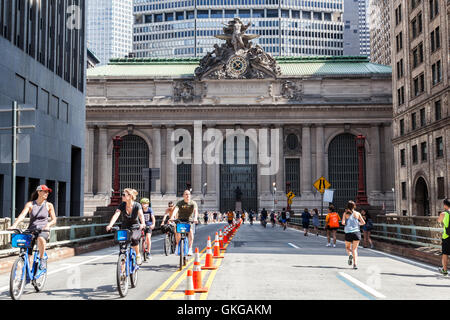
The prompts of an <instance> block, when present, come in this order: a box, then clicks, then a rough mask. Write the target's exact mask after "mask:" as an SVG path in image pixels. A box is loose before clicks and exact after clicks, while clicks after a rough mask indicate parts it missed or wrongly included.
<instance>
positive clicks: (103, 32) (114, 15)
mask: <svg viewBox="0 0 450 320" xmlns="http://www.w3.org/2000/svg"><path fill="white" fill-rule="evenodd" d="M132 38H133V0H90V1H88V2H87V43H88V47H89V49H91V50H92V52H93V53H94V54H95V55H96V56H97V57H98V58H99V60H100V64H99V65H104V64H107V63H108V61H109V59H111V58H123V57H124V56H126V55H128V54H129V53H130V52H131V51H132V48H133V43H132Z"/></svg>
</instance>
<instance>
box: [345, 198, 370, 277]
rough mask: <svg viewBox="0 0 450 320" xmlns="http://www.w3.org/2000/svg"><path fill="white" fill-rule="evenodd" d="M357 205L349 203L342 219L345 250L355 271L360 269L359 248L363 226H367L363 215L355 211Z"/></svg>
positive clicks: (349, 263)
mask: <svg viewBox="0 0 450 320" xmlns="http://www.w3.org/2000/svg"><path fill="white" fill-rule="evenodd" d="M355 207H356V204H355V203H354V202H353V201H351V200H350V201H349V202H348V204H347V208H346V209H345V212H344V216H343V217H342V225H344V226H345V228H344V232H345V250H346V251H347V254H348V265H350V266H351V265H352V260H353V269H358V264H357V260H358V246H359V242H360V241H361V230H360V228H361V226H363V225H364V224H365V222H364V219H363V218H362V217H361V214H360V213H359V212H358V211H356V210H355Z"/></svg>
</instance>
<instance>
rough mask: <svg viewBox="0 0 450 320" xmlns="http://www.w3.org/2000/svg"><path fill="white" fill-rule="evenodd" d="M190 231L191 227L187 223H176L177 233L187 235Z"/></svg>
mask: <svg viewBox="0 0 450 320" xmlns="http://www.w3.org/2000/svg"><path fill="white" fill-rule="evenodd" d="M189 231H191V225H190V224H189V223H178V224H177V233H188V232H189Z"/></svg>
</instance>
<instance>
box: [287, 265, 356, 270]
mask: <svg viewBox="0 0 450 320" xmlns="http://www.w3.org/2000/svg"><path fill="white" fill-rule="evenodd" d="M292 267H293V268H305V269H308V268H312V269H338V270H348V269H351V268H350V267H349V268H341V267H333V266H292Z"/></svg>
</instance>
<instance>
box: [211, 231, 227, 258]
mask: <svg viewBox="0 0 450 320" xmlns="http://www.w3.org/2000/svg"><path fill="white" fill-rule="evenodd" d="M223 258H225V257H224V256H221V255H220V247H219V234H218V233H217V232H216V239H215V240H214V255H213V259H223Z"/></svg>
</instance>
